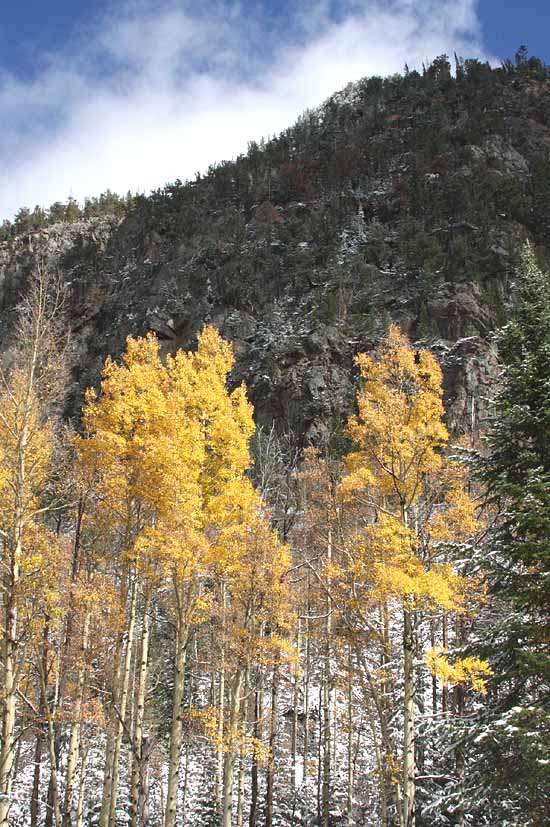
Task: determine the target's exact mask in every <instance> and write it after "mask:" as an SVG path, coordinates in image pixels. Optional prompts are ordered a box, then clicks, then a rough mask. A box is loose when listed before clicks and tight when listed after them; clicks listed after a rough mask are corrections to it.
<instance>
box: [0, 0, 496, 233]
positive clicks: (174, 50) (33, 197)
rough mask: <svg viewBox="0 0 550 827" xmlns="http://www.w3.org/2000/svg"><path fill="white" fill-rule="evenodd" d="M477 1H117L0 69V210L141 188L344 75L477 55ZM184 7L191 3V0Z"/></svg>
mask: <svg viewBox="0 0 550 827" xmlns="http://www.w3.org/2000/svg"><path fill="white" fill-rule="evenodd" d="M476 7H477V0H454V2H448V1H447V0H386V2H380V0H372V2H371V0H364V2H356V1H355V0H337V1H336V2H334V1H333V2H331V1H330V0H299V1H298V2H295V3H293V4H292V8H293V11H292V12H289V14H288V15H287V16H286V17H285V18H284V19H283V17H282V16H281V15H279V16H277V15H273V13H272V12H270V9H269V6H268V5H267V4H258V3H255V4H253V5H252V8H250V7H249V6H247V5H243V4H238V3H236V2H234V3H233V2H215V0H214V1H213V2H211V0H206V3H205V4H204V7H203V9H202V11H196V10H194V9H193V6H192V5H191V4H190V3H187V2H183V1H180V2H176V1H175V0H156V2H153V0H141V2H131V3H127V2H124V3H121V2H115V3H113V4H111V6H110V7H109V12H108V13H107V14H104V15H103V16H101V17H99V18H98V19H97V20H96V21H95V22H94V24H93V26H88V27H87V28H86V29H85V30H83V29H81V30H75V32H74V36H73V37H72V38H71V40H70V42H69V43H68V44H67V45H66V47H65V49H64V50H63V52H57V53H53V54H44V55H40V56H37V61H39V66H40V68H39V70H38V71H37V72H36V75H35V77H34V78H32V79H31V80H21V79H18V78H16V77H14V76H13V75H2V74H1V73H0V116H1V118H2V130H1V131H0V176H1V185H0V220H1V219H2V218H11V217H12V216H13V215H14V213H15V212H16V210H17V209H18V208H19V207H20V206H22V205H25V206H29V207H30V208H32V207H34V205H35V204H40V205H41V206H49V205H50V204H51V203H53V202H54V201H56V200H61V201H64V200H66V199H67V197H68V196H69V195H72V196H73V197H75V198H77V199H78V200H83V199H84V197H85V196H90V195H97V194H99V193H101V192H102V191H104V190H106V189H108V188H109V189H111V190H114V191H116V192H119V193H123V192H126V191H127V190H131V191H133V192H135V191H141V192H143V191H145V192H148V191H149V190H151V189H154V188H156V187H160V186H163V185H164V184H165V183H166V182H168V181H172V180H174V179H176V178H181V179H183V180H185V179H187V178H192V177H193V176H194V174H195V172H197V171H201V172H202V171H205V170H206V169H207V168H208V166H209V164H212V163H216V162H219V161H221V160H224V159H230V158H233V157H235V156H236V155H238V154H239V153H241V152H243V151H245V150H246V147H247V142H248V141H250V140H259V139H260V138H262V137H268V136H270V135H273V134H276V133H277V132H279V131H281V130H282V129H284V128H286V127H287V126H290V125H291V124H292V123H293V122H294V121H295V120H296V118H297V116H298V115H300V114H301V113H302V112H303V111H304V110H305V109H307V108H310V107H314V106H316V105H318V104H319V103H321V102H322V101H323V100H324V99H325V98H327V97H328V96H329V95H330V94H332V92H334V91H336V90H338V89H340V88H342V87H344V86H345V85H346V84H347V83H348V82H349V81H351V80H357V79H358V78H361V77H364V76H366V75H372V74H378V75H387V74H391V73H394V72H399V71H402V69H403V66H404V64H405V62H407V63H408V65H409V66H410V67H411V68H412V67H419V66H421V64H422V62H423V61H427V60H431V59H433V58H434V57H436V56H437V55H439V54H442V53H447V54H451V55H452V54H453V52H455V51H456V52H457V53H458V54H461V55H464V56H465V57H466V56H473V55H475V56H478V57H479V56H486V55H485V50H484V47H483V42H482V35H481V31H480V26H479V21H478V18H477V13H476ZM195 9H196V4H195Z"/></svg>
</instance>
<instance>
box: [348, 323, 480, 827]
mask: <svg viewBox="0 0 550 827" xmlns="http://www.w3.org/2000/svg"><path fill="white" fill-rule="evenodd" d="M357 364H358V366H359V370H360V373H361V377H362V380H363V383H364V384H363V387H362V389H361V390H360V391H359V393H358V396H357V405H358V414H357V415H356V416H353V417H351V418H350V420H349V422H348V425H347V435H348V436H349V437H350V438H351V439H352V440H353V442H354V443H355V445H356V446H357V447H356V450H355V451H353V452H352V453H350V454H349V455H348V456H347V465H348V469H349V476H348V477H347V479H346V480H344V483H343V490H344V491H347V492H348V493H350V492H355V493H356V495H358V496H359V495H361V496H364V497H365V500H366V502H367V504H368V505H369V506H370V508H371V512H372V519H373V522H372V523H371V525H370V526H369V527H368V529H367V532H366V542H365V543H364V544H363V546H362V548H360V549H359V553H358V557H357V559H358V566H359V569H361V576H362V577H364V578H365V579H366V580H368V581H369V582H370V587H371V590H372V592H371V593H372V596H373V597H374V599H375V600H376V601H380V600H382V601H385V600H388V599H391V600H395V599H398V600H399V601H400V602H401V605H402V608H403V620H402V622H403V676H404V704H403V747H402V790H401V806H400V823H401V825H402V827H413V825H414V823H415V714H416V713H415V664H414V660H415V654H416V647H415V622H416V612H417V610H418V609H419V608H420V607H424V608H427V609H428V610H429V609H430V608H433V609H437V608H444V609H446V610H448V611H459V612H460V611H461V610H463V607H464V603H465V594H464V592H465V583H464V582H463V579H462V578H460V577H459V576H458V575H457V574H456V573H455V572H454V571H453V570H452V567H451V566H450V565H448V564H447V563H445V562H440V552H439V548H440V545H439V543H440V542H441V541H443V540H446V539H449V538H450V537H451V536H456V537H457V538H458V537H460V536H463V535H464V534H467V533H468V532H470V533H473V532H474V531H475V528H476V521H475V518H474V506H473V503H472V502H471V500H470V498H469V496H468V494H467V493H466V491H465V490H464V486H463V484H462V482H463V480H462V479H461V477H460V474H459V473H458V471H457V470H456V468H455V466H454V465H453V463H447V465H445V463H444V458H443V449H444V448H445V446H446V445H447V442H448V438H449V437H448V433H447V430H446V428H445V425H444V424H443V414H444V408H443V403H442V374H441V369H440V367H439V365H438V363H437V361H436V360H435V359H434V357H433V356H431V354H430V353H429V352H428V351H426V350H420V351H419V352H415V351H414V349H413V348H412V347H411V345H410V344H409V342H408V341H407V339H406V337H405V336H404V335H403V334H402V333H401V331H400V330H399V329H398V328H397V327H395V326H393V327H391V328H390V331H389V333H388V336H387V338H386V339H385V340H384V341H383V343H382V344H381V345H380V347H379V349H378V351H377V354H376V358H374V359H373V358H371V357H369V356H367V355H366V354H359V356H358V357H357ZM438 475H443V476H444V477H445V481H446V485H441V486H440V487H441V490H442V492H443V493H442V497H441V499H440V501H439V502H438V503H435V501H434V497H433V494H431V489H432V487H433V485H434V479H437V477H438ZM359 569H358V570H357V572H356V573H359ZM483 668H484V667H483Z"/></svg>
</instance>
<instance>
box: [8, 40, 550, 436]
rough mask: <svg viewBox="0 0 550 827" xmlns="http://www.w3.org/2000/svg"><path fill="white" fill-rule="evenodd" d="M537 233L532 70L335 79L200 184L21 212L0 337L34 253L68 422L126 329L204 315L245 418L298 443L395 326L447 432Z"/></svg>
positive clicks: (335, 405) (477, 380)
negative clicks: (436, 391) (54, 295)
mask: <svg viewBox="0 0 550 827" xmlns="http://www.w3.org/2000/svg"><path fill="white" fill-rule="evenodd" d="M221 126H223V124H222V125H221ZM167 128H169V124H168V125H167ZM106 195H107V196H109V195H110V194H106ZM60 218H61V219H63V220H60ZM549 228H550V73H549V71H548V69H546V68H545V67H544V66H543V65H542V64H541V63H540V61H538V60H536V59H534V58H531V59H529V60H528V59H527V58H526V57H525V55H523V54H521V53H520V54H519V55H518V57H517V59H516V63H515V64H512V63H509V62H507V63H505V64H504V65H503V66H502V67H500V68H496V69H495V68H491V67H490V66H488V65H487V64H483V63H480V62H479V61H476V60H468V61H462V60H460V59H458V60H456V66H455V73H454V74H453V73H452V72H451V66H450V63H449V61H448V60H447V58H446V57H445V56H442V57H440V58H438V59H436V60H435V61H434V62H433V63H432V64H431V65H430V66H429V67H425V68H424V71H423V73H422V74H420V73H418V72H416V71H413V72H409V71H408V70H407V71H406V72H405V74H403V75H398V76H393V77H390V78H386V79H382V78H378V77H371V78H367V79H364V80H362V81H359V82H358V83H354V84H350V85H349V86H348V87H346V89H344V90H343V91H341V92H338V93H336V94H335V95H333V96H332V97H331V98H330V99H329V100H327V101H326V102H325V103H324V104H323V105H322V106H320V107H319V108H318V109H316V110H314V111H311V112H307V113H305V114H304V115H303V116H302V117H301V118H300V119H299V120H298V122H297V123H296V124H295V126H293V127H292V128H290V129H288V130H286V131H285V132H284V133H282V134H281V135H279V136H278V137H275V138H273V139H271V140H269V141H266V142H262V143H261V144H259V145H258V144H251V145H250V146H249V150H248V152H247V154H246V155H243V156H241V157H239V158H237V159H236V160H235V161H231V162H225V163H222V164H220V165H219V166H216V167H212V168H211V169H210V170H209V171H208V173H207V174H205V175H203V176H197V179H196V181H192V182H187V183H182V182H180V181H176V182H175V183H174V184H172V185H169V186H166V187H165V188H164V189H161V190H158V191H156V192H154V193H152V194H151V195H150V196H148V197H144V196H136V197H134V198H131V197H128V198H127V199H116V198H114V197H113V198H111V197H105V198H102V199H95V201H93V202H88V205H87V208H85V209H83V210H81V209H79V208H78V206H77V205H75V204H74V202H70V203H69V205H67V206H66V207H63V205H54V207H52V208H51V209H50V210H49V211H43V210H39V209H38V208H37V209H36V210H35V211H34V212H33V213H30V212H29V211H28V210H21V211H20V213H19V214H18V217H17V219H16V220H15V222H14V223H13V224H9V223H8V222H5V223H4V226H3V228H2V229H1V230H0V239H1V240H0V313H1V315H0V340H2V341H3V342H4V347H5V346H6V342H7V341H8V338H9V331H10V324H11V319H12V316H13V308H14V306H15V305H16V304H17V301H18V298H19V297H20V296H21V295H22V293H23V292H24V290H25V284H26V279H27V276H28V274H29V272H30V271H31V269H32V268H33V267H34V266H35V265H36V263H37V261H38V260H39V259H41V258H42V259H44V258H45V259H46V260H47V261H48V262H49V264H50V265H53V266H55V267H57V268H58V269H59V271H60V272H61V274H62V276H63V279H64V281H65V283H66V285H67V312H68V316H69V319H70V324H71V327H72V330H73V334H74V338H75V342H76V344H77V352H76V357H75V363H74V369H73V374H74V383H75V384H74V388H73V392H72V395H71V398H70V403H69V412H70V413H75V412H76V411H77V410H78V408H79V405H80V402H81V399H82V392H83V389H84V388H85V386H87V385H89V384H94V383H97V380H98V376H99V371H100V367H101V365H102V362H103V360H104V358H105V356H106V354H108V353H110V354H113V355H114V356H118V355H119V354H120V353H121V352H122V349H123V344H124V340H125V337H126V336H127V335H128V334H143V333H145V332H146V331H147V330H152V331H154V332H155V333H156V334H157V336H158V337H159V339H161V340H162V341H163V346H164V347H165V348H166V349H167V350H170V349H172V348H175V347H176V346H181V345H183V346H189V345H191V343H192V342H193V339H194V336H195V334H196V332H197V331H198V330H199V329H200V328H201V326H202V325H203V323H204V322H205V321H210V322H213V323H214V324H215V325H217V326H218V327H219V329H220V330H221V332H222V334H223V335H224V336H225V337H227V338H229V339H230V340H231V341H232V342H233V345H234V347H235V351H236V354H237V368H236V371H235V375H234V380H235V382H238V381H240V380H243V379H244V380H245V382H246V384H247V386H248V389H249V393H250V396H251V398H252V401H253V402H254V405H255V407H256V411H257V416H258V419H259V421H260V422H261V423H270V422H271V421H273V420H274V421H275V422H276V423H277V425H278V426H279V427H280V428H284V429H290V430H291V431H292V432H293V433H294V434H296V435H297V436H298V438H299V441H302V442H307V441H319V440H320V439H322V438H323V437H324V435H326V432H327V431H328V430H330V429H331V428H332V427H333V426H336V425H338V423H340V422H341V421H343V420H344V419H345V417H346V415H347V413H348V411H349V410H350V408H351V406H352V402H353V398H354V381H355V376H354V371H353V357H354V354H355V353H356V352H357V351H360V350H362V351H364V350H369V349H371V348H372V347H373V346H374V344H375V343H376V342H377V341H378V340H379V338H380V337H381V335H382V334H383V333H384V332H385V330H386V328H387V326H388V323H389V321H390V320H395V321H397V322H399V324H400V325H401V326H402V327H403V328H404V329H405V331H407V332H408V333H409V335H410V336H411V337H412V339H413V340H415V341H423V342H424V343H425V344H427V345H428V346H429V347H430V348H431V349H432V350H433V351H434V353H435V354H436V355H437V356H438V358H439V359H440V360H441V361H442V363H443V366H444V370H445V383H446V394H447V404H448V406H449V421H450V424H451V426H452V427H453V429H454V430H455V432H460V431H462V430H466V429H467V428H469V427H470V426H471V425H472V424H473V425H474V427H476V423H477V421H479V420H480V419H483V418H484V417H485V415H486V412H487V396H488V394H489V393H490V389H491V386H492V384H493V383H494V379H495V377H496V375H497V365H496V358H495V354H494V351H493V347H492V344H491V332H492V331H493V330H494V329H495V328H496V327H498V326H499V325H500V324H501V323H502V322H503V321H504V320H505V319H506V318H507V315H508V313H509V309H510V306H511V305H510V302H511V300H512V293H513V278H514V268H515V265H516V261H517V253H518V250H519V248H520V247H521V245H522V243H523V242H524V241H525V239H527V238H530V239H531V240H532V241H533V242H534V243H535V245H536V247H537V249H538V252H539V254H540V256H541V258H542V259H543V260H544V259H545V257H546V256H547V255H548V252H549V248H550V235H549Z"/></svg>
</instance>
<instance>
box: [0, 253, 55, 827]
mask: <svg viewBox="0 0 550 827" xmlns="http://www.w3.org/2000/svg"><path fill="white" fill-rule="evenodd" d="M62 307H63V290H62V287H61V285H60V283H59V282H58V281H56V279H55V278H53V277H52V276H50V274H49V273H48V272H47V271H46V269H45V268H44V267H42V266H41V267H39V268H38V270H37V271H36V273H35V274H34V276H33V277H32V281H31V285H30V290H29V297H28V299H27V301H26V302H25V304H24V305H23V306H22V307H21V308H20V311H19V320H18V325H17V330H16V334H17V347H16V349H15V350H14V352H13V354H12V355H13V362H12V367H11V369H10V370H9V371H8V372H2V373H0V548H1V563H2V570H1V586H2V603H3V620H2V625H3V634H2V649H1V665H2V673H3V703H2V745H1V748H0V825H1V827H7V825H8V819H9V811H10V806H11V790H12V782H13V768H14V760H15V737H16V733H15V726H16V715H17V692H18V684H19V680H20V677H21V670H22V668H23V661H22V657H23V654H24V651H25V645H26V642H27V632H28V630H27V629H25V628H24V626H23V624H22V623H21V620H22V618H21V612H22V600H24V597H23V595H22V594H21V591H22V589H21V577H22V573H25V574H26V575H29V574H31V573H32V572H38V573H40V572H41V570H42V569H43V566H44V565H45V559H43V558H42V557H41V555H40V554H39V553H37V554H36V555H35V554H34V552H33V550H34V542H35V540H36V538H37V536H38V535H40V533H41V532H43V531H44V520H45V518H46V516H47V514H48V513H51V512H52V511H53V510H55V508H56V507H57V505H56V500H55V498H52V497H51V496H50V497H49V498H48V499H46V497H45V494H46V488H47V485H48V481H49V479H50V477H51V474H52V471H53V468H54V459H55V457H54V447H55V444H56V434H55V429H54V421H55V419H54V418H53V414H54V412H55V411H54V408H55V404H56V402H57V400H58V399H59V396H60V388H61V384H62V383H61V372H62V369H63V358H62V350H63V347H64V345H63V331H62V326H61V320H62ZM48 416H49V417H50V419H49V421H48V419H47V418H48ZM31 558H32V564H31ZM29 564H31V566H32V567H29Z"/></svg>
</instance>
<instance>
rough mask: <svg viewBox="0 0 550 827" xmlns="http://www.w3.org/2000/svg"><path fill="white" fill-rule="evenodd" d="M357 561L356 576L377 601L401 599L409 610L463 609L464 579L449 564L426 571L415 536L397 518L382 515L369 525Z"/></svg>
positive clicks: (435, 566)
mask: <svg viewBox="0 0 550 827" xmlns="http://www.w3.org/2000/svg"><path fill="white" fill-rule="evenodd" d="M356 561H357V562H356V564H355V571H354V575H355V577H356V578H358V577H359V578H360V579H362V580H363V582H364V583H365V581H366V585H367V586H368V587H369V592H370V593H371V595H372V597H373V598H374V599H375V600H376V601H379V600H388V599H392V598H394V599H399V600H401V601H402V603H403V605H404V606H405V607H406V608H408V609H409V610H410V611H413V610H415V609H420V608H425V609H436V608H437V607H440V608H443V609H446V610H450V611H459V610H460V609H461V606H462V602H463V599H464V590H463V582H462V578H461V577H459V576H458V575H457V574H456V573H455V572H454V571H453V569H452V566H450V565H448V564H441V565H437V564H436V565H432V566H431V568H430V569H429V570H427V569H425V567H424V564H423V562H422V560H421V558H420V557H419V554H418V537H417V535H416V533H415V532H414V531H413V530H412V529H410V528H408V527H407V526H405V525H404V524H403V522H402V521H401V520H399V519H397V518H395V517H392V516H389V515H387V514H380V515H379V517H378V519H377V521H376V522H375V523H372V524H371V525H369V526H368V528H367V530H366V541H365V542H364V543H363V544H361V545H360V547H359V553H358V555H357V557H356Z"/></svg>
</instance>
